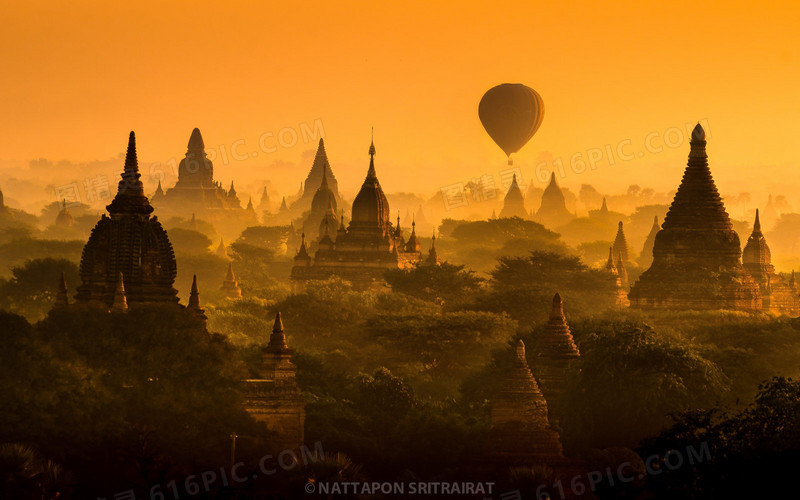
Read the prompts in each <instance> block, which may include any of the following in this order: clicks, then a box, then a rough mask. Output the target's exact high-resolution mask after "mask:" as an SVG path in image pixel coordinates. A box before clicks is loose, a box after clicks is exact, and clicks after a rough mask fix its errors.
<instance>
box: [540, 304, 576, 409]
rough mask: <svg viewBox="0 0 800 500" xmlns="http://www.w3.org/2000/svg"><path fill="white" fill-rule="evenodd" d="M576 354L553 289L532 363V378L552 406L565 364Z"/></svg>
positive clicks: (559, 390) (561, 389)
mask: <svg viewBox="0 0 800 500" xmlns="http://www.w3.org/2000/svg"><path fill="white" fill-rule="evenodd" d="M580 355H581V353H580V351H578V347H577V346H576V345H575V341H574V340H573V338H572V332H570V330H569V326H568V325H567V320H566V318H565V317H564V307H563V304H562V302H561V294H559V293H556V294H555V295H554V296H553V306H552V309H551V310H550V319H549V321H548V322H547V325H546V326H545V329H544V332H543V333H542V335H541V336H540V337H539V339H538V340H537V342H536V349H535V352H534V356H535V359H536V361H535V362H534V364H533V370H534V372H536V379H537V380H538V381H539V386H540V387H541V389H542V393H543V394H544V397H545V399H546V400H547V403H548V404H549V405H551V406H552V405H553V404H554V403H555V401H556V400H557V399H558V398H559V397H560V396H561V394H562V393H563V392H564V387H565V385H566V378H567V367H568V365H569V363H570V361H573V360H575V359H577V358H579V357H580Z"/></svg>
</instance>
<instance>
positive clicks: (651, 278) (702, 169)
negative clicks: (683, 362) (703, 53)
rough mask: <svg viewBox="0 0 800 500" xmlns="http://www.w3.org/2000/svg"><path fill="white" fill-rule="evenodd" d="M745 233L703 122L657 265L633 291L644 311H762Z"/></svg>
mask: <svg viewBox="0 0 800 500" xmlns="http://www.w3.org/2000/svg"><path fill="white" fill-rule="evenodd" d="M740 257H741V246H740V243H739V236H738V235H737V234H736V232H735V231H734V230H733V225H732V224H731V221H730V218H729V217H728V213H727V212H726V211H725V206H724V204H723V203H722V198H721V197H720V195H719V193H718V192H717V187H716V185H715V184H714V179H713V178H712V177H711V171H710V170H709V168H708V156H707V155H706V136H705V131H704V130H703V127H701V126H700V124H697V126H696V127H695V128H694V130H693V131H692V139H691V151H690V153H689V162H688V166H687V167H686V170H685V172H684V174H683V180H682V181H681V185H680V187H679V188H678V191H677V193H676V194H675V199H674V200H673V201H672V205H671V206H670V208H669V212H667V216H666V218H665V219H664V224H663V226H662V229H661V230H660V231H659V232H658V234H657V235H656V238H655V243H654V246H653V263H652V265H651V266H650V268H649V269H648V270H647V271H645V272H644V273H642V275H641V276H640V277H639V279H638V281H637V282H636V283H635V284H634V285H633V287H632V288H631V291H630V293H629V295H628V296H629V298H630V301H631V307H637V308H641V309H736V310H742V311H757V310H760V309H761V295H760V292H759V287H758V284H757V283H756V282H755V280H754V279H753V278H752V277H750V275H749V274H747V272H746V271H745V269H744V267H742V263H741V261H740Z"/></svg>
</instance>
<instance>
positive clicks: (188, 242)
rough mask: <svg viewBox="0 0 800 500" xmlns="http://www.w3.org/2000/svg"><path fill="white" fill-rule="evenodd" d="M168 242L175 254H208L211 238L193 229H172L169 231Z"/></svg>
mask: <svg viewBox="0 0 800 500" xmlns="http://www.w3.org/2000/svg"><path fill="white" fill-rule="evenodd" d="M169 241H170V243H172V247H173V248H174V249H175V253H176V254H204V253H209V247H210V246H211V238H209V237H208V236H206V235H205V234H203V233H201V232H199V231H195V230H193V229H184V228H181V227H174V228H172V229H170V230H169Z"/></svg>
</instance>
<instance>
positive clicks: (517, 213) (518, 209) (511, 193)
mask: <svg viewBox="0 0 800 500" xmlns="http://www.w3.org/2000/svg"><path fill="white" fill-rule="evenodd" d="M500 217H519V218H521V219H527V218H528V211H527V210H525V199H524V198H523V197H522V191H521V190H520V189H519V185H518V184H517V174H514V176H513V177H512V178H511V186H510V187H509V188H508V193H506V197H505V199H504V200H503V209H502V210H500Z"/></svg>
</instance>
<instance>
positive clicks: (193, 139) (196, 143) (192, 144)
mask: <svg viewBox="0 0 800 500" xmlns="http://www.w3.org/2000/svg"><path fill="white" fill-rule="evenodd" d="M205 149H206V145H205V143H204V142H203V136H202V135H201V134H200V129H199V128H195V129H194V130H192V135H191V136H190V137H189V145H188V146H187V153H203V155H204V156H205Z"/></svg>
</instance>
